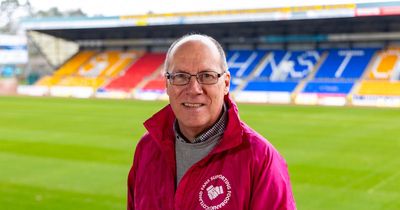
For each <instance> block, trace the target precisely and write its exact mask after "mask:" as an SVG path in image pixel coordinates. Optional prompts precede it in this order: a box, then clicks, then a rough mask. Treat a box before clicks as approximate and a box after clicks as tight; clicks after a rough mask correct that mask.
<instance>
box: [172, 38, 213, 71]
mask: <svg viewBox="0 0 400 210" xmlns="http://www.w3.org/2000/svg"><path fill="white" fill-rule="evenodd" d="M220 67H221V61H220V55H219V52H218V49H217V47H216V46H215V45H214V44H213V43H212V42H211V41H209V42H205V41H203V40H190V41H186V42H184V43H181V44H179V45H178V46H176V47H175V49H174V50H173V51H172V52H171V57H170V69H171V70H175V71H202V70H214V71H217V70H218V69H219V68H220Z"/></svg>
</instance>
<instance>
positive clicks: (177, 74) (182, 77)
mask: <svg viewBox="0 0 400 210" xmlns="http://www.w3.org/2000/svg"><path fill="white" fill-rule="evenodd" d="M173 78H174V79H186V78H188V75H187V74H184V73H176V74H174V75H173Z"/></svg>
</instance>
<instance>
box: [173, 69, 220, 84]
mask: <svg viewBox="0 0 400 210" xmlns="http://www.w3.org/2000/svg"><path fill="white" fill-rule="evenodd" d="M205 73H215V74H216V75H217V79H216V80H215V82H214V83H202V82H200V77H199V75H201V74H205ZM225 73H226V71H224V72H222V73H218V72H216V71H202V72H199V73H197V74H189V73H187V72H177V73H169V72H167V73H165V77H166V78H167V80H168V81H169V83H170V84H171V85H175V86H185V85H187V84H189V83H190V80H191V79H192V77H196V80H197V82H198V83H199V84H201V85H214V84H217V83H218V80H219V78H220V77H221V76H222V75H224V74H225ZM178 74H184V75H188V76H189V79H188V80H187V82H186V83H185V84H174V83H173V82H172V77H174V76H176V75H178Z"/></svg>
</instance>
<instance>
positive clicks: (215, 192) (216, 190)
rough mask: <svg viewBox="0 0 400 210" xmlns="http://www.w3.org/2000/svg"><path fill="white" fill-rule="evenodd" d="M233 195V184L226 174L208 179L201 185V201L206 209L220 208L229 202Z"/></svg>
mask: <svg viewBox="0 0 400 210" xmlns="http://www.w3.org/2000/svg"><path fill="white" fill-rule="evenodd" d="M231 195H232V191H231V184H230V183H229V181H228V179H227V178H226V177H225V176H223V175H221V174H219V175H215V176H212V177H211V178H209V179H207V180H206V181H205V182H204V184H203V185H202V186H201V189H200V192H199V202H200V205H201V207H203V208H204V209H207V210H213V209H220V208H222V207H223V206H225V205H226V204H227V203H228V202H229V199H230V198H231Z"/></svg>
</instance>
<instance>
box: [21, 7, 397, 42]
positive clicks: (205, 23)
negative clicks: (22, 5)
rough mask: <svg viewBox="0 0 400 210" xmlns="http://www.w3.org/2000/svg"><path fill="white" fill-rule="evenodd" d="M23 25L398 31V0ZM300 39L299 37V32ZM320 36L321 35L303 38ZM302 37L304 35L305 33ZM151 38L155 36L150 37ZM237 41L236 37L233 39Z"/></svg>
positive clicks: (217, 32)
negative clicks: (391, 0)
mask: <svg viewBox="0 0 400 210" xmlns="http://www.w3.org/2000/svg"><path fill="white" fill-rule="evenodd" d="M22 25H23V28H24V29H25V30H28V31H30V30H32V31H39V32H42V33H46V34H49V35H52V36H56V37H59V38H63V39H66V40H72V41H82V40H105V39H110V40H118V39H157V38H161V39H165V38H175V37H179V36H181V35H182V34H186V33H188V32H198V33H207V34H210V35H212V36H215V37H217V38H224V37H238V38H244V39H246V38H249V37H261V38H262V39H263V40H264V41H267V42H268V41H270V42H275V41H279V40H285V39H286V40H287V39H289V40H290V37H289V38H288V37H278V38H277V37H274V35H280V36H281V35H284V36H286V35H289V36H290V35H291V34H297V35H298V34H304V35H315V34H322V35H329V34H338V33H371V32H374V33H379V32H400V1H395V2H384V3H360V4H338V5H316V6H300V7H284V8H265V9H244V10H225V11H210V12H186V13H170V14H148V15H136V16H114V17H93V18H45V19H28V20H25V21H23V24H22ZM303 38H304V37H303ZM308 38H311V39H313V40H318V39H321V40H324V39H326V37H325V38H324V36H322V37H321V36H318V37H308ZM306 39H307V37H306ZM153 41H154V40H153ZM235 41H237V40H235Z"/></svg>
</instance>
